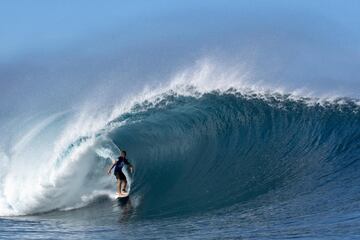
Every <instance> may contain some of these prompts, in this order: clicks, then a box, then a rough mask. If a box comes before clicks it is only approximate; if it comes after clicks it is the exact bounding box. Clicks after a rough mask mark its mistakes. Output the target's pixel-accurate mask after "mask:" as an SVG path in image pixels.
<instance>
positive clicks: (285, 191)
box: [0, 89, 360, 218]
mask: <svg viewBox="0 0 360 240" xmlns="http://www.w3.org/2000/svg"><path fill="white" fill-rule="evenodd" d="M308 102H309V101H308V99H297V100H294V99H292V98H291V97H290V96H289V95H281V94H268V95H262V96H259V95H255V94H254V95H252V94H242V93H239V92H238V91H235V90H234V89H229V90H227V91H210V92H206V93H201V94H200V93H196V91H195V94H192V95H190V94H188V95H183V94H179V93H177V92H175V91H172V90H170V91H167V92H165V93H163V94H161V95H159V96H157V97H155V98H154V99H153V100H152V101H149V100H144V101H142V102H138V103H137V104H134V105H132V107H131V108H129V110H126V111H123V112H122V113H120V114H117V115H116V117H115V118H112V119H111V120H110V121H109V120H104V119H90V120H89V119H88V118H86V119H87V122H90V123H91V124H84V121H83V120H84V118H82V117H80V118H79V119H80V120H79V121H78V122H72V121H70V120H69V118H68V117H67V115H68V114H67V113H62V114H57V115H54V116H50V117H48V118H47V119H45V120H44V121H42V122H41V123H40V124H38V125H37V128H33V130H32V131H30V133H29V134H27V135H26V136H25V137H24V138H23V139H22V141H20V143H21V144H20V143H19V144H18V145H17V148H14V149H13V152H16V154H14V153H13V154H11V153H9V154H5V153H4V154H3V155H4V157H3V159H5V157H6V159H7V160H6V163H7V165H8V166H4V168H3V169H4V170H2V171H3V172H2V174H1V175H0V176H1V183H2V184H1V188H2V191H1V194H0V196H1V201H0V210H1V212H0V215H2V216H5V215H26V214H34V213H39V212H47V211H53V210H70V209H74V208H83V207H85V206H87V205H88V204H89V203H94V201H95V203H96V199H99V198H101V196H104V195H105V196H111V195H112V194H113V192H114V191H115V185H114V179H113V177H108V176H106V174H105V172H106V169H107V167H108V166H109V164H110V163H111V159H112V158H114V157H116V156H117V154H118V153H119V149H126V150H127V152H128V156H129V159H130V161H131V162H132V163H133V164H134V165H135V168H136V172H135V175H134V176H133V179H132V180H133V184H132V190H131V191H132V198H133V199H135V202H136V204H135V205H136V207H135V208H136V214H135V215H134V216H136V217H137V218H154V217H156V218H158V217H167V216H182V215H187V214H195V213H205V212H209V211H210V210H214V211H218V210H219V211H220V210H221V209H231V208H234V207H235V208H240V209H242V210H237V211H245V210H246V209H249V208H256V209H258V208H259V207H260V206H270V205H271V206H273V208H274V209H277V211H278V212H279V211H280V212H282V213H284V211H287V212H286V215H287V216H292V217H296V216H298V215H301V216H303V215H304V216H305V215H308V214H315V215H316V214H317V213H319V214H320V213H329V214H330V213H331V212H333V211H337V213H338V214H344V215H346V214H350V213H351V212H352V211H353V210H354V208H353V207H352V206H353V205H354V204H356V199H358V197H359V186H360V184H359V183H360V161H358V160H360V157H359V156H360V113H359V107H358V105H357V104H356V103H355V102H354V101H352V100H346V99H341V100H337V101H333V102H327V103H325V104H318V103H314V104H309V103H308ZM65 119H66V120H65ZM69 123H70V124H69ZM95 123H96V124H95ZM65 126H68V127H67V128H66V127H65ZM69 126H70V127H69ZM54 129H55V130H54ZM56 129H66V131H65V130H62V131H59V130H56ZM84 129H86V131H85V130H84ZM59 132H60V134H59ZM70 133H71V134H70ZM51 134H53V135H54V136H58V137H57V138H54V139H56V141H55V142H56V144H55V147H54V146H50V147H49V148H51V147H53V149H52V151H50V152H49V153H48V154H47V155H46V154H45V153H41V154H40V155H38V156H37V157H36V159H38V160H32V164H31V165H27V166H26V169H27V170H26V171H24V169H23V168H24V162H21V161H20V160H16V159H23V157H21V154H20V153H21V152H23V154H28V151H25V150H21V149H26V148H25V147H24V145H26V143H27V141H30V140H29V139H31V141H32V146H33V147H39V146H38V145H35V146H34V144H39V145H41V144H43V142H42V141H44V140H47V141H48V140H49V139H52V138H53V135H51ZM49 135H50V136H49ZM39 139H41V140H42V141H40V140H39ZM38 142H39V143H38ZM33 154H34V153H33ZM44 154H45V157H44V156H43V155H44ZM5 155H7V156H5ZM4 163H5V161H4ZM21 166H22V167H21ZM39 166H41V167H39ZM19 172H20V173H21V176H22V177H21V180H19V179H18V177H19ZM20 183H21V184H20ZM17 184H18V185H17ZM30 186H32V187H30ZM20 189H22V191H20ZM94 199H95V200H94ZM273 204H275V207H274V205H273ZM95 205H96V204H95ZM83 209H86V207H85V208H83ZM244 209H245V210H244ZM274 209H273V211H275V210H274ZM299 209H301V211H300V210H299ZM104 215H106V214H105V213H104ZM260 215H261V214H260ZM96 216H99V212H97V213H96ZM100 218H101V217H100Z"/></svg>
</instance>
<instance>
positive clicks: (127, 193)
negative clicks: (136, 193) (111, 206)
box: [116, 192, 129, 198]
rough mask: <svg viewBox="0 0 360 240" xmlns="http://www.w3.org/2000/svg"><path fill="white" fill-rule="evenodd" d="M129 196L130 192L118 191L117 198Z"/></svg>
mask: <svg viewBox="0 0 360 240" xmlns="http://www.w3.org/2000/svg"><path fill="white" fill-rule="evenodd" d="M128 196H129V192H126V193H124V192H121V193H120V194H119V193H116V198H125V197H128Z"/></svg>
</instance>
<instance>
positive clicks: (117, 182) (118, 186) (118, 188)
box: [116, 179, 121, 194]
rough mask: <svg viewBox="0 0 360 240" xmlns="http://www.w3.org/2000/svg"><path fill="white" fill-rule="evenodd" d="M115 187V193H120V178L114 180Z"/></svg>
mask: <svg viewBox="0 0 360 240" xmlns="http://www.w3.org/2000/svg"><path fill="white" fill-rule="evenodd" d="M116 188H117V193H118V194H120V193H121V180H120V179H118V180H117V181H116Z"/></svg>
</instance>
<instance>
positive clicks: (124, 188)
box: [122, 180, 127, 192]
mask: <svg viewBox="0 0 360 240" xmlns="http://www.w3.org/2000/svg"><path fill="white" fill-rule="evenodd" d="M126 185H127V181H126V180H124V187H123V188H122V190H123V192H126Z"/></svg>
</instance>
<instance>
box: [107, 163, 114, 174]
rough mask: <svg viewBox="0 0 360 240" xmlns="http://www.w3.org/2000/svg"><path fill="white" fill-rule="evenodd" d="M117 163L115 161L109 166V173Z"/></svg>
mask: <svg viewBox="0 0 360 240" xmlns="http://www.w3.org/2000/svg"><path fill="white" fill-rule="evenodd" d="M115 165H116V162H114V163H113V165H111V167H110V168H109V171H108V174H109V175H110V174H111V170H112V169H113V168H114V167H115Z"/></svg>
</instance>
